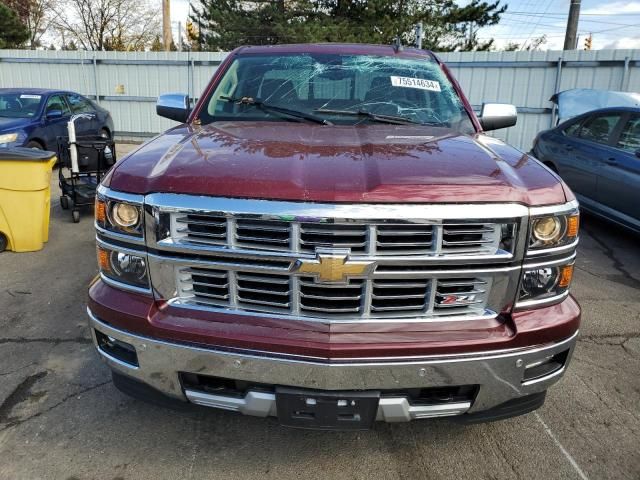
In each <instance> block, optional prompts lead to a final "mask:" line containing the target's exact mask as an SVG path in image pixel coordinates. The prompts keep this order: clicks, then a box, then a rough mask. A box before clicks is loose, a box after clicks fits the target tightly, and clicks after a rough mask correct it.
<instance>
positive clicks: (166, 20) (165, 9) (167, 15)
mask: <svg viewBox="0 0 640 480" xmlns="http://www.w3.org/2000/svg"><path fill="white" fill-rule="evenodd" d="M172 42H173V35H171V9H170V7H169V0H162V43H164V50H165V51H166V52H168V51H169V50H171V43H172Z"/></svg>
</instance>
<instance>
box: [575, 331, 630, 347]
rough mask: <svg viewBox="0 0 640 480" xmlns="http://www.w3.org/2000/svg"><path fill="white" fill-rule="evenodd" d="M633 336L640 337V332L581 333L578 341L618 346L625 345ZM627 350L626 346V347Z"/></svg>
mask: <svg viewBox="0 0 640 480" xmlns="http://www.w3.org/2000/svg"><path fill="white" fill-rule="evenodd" d="M632 338H640V332H631V333H621V334H615V333H613V334H606V335H581V336H580V337H579V338H578V342H587V343H595V344H597V345H615V346H618V347H622V348H625V347H624V344H625V343H627V342H628V341H629V340H631V339H632ZM625 350H626V348H625Z"/></svg>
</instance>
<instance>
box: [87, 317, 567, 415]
mask: <svg viewBox="0 0 640 480" xmlns="http://www.w3.org/2000/svg"><path fill="white" fill-rule="evenodd" d="M88 314H89V323H90V326H91V331H92V334H93V339H94V342H95V345H96V348H97V350H98V352H99V353H100V355H101V357H102V358H103V359H104V360H105V361H106V363H107V364H108V365H109V366H110V367H111V368H112V369H113V370H115V371H117V372H118V373H121V374H124V375H126V376H129V377H131V378H133V379H135V380H138V381H140V382H142V383H144V384H147V385H149V386H151V387H153V388H155V389H156V390H158V391H160V392H161V393H164V394H165V395H168V396H169V397H173V398H176V399H179V400H183V401H190V402H192V403H195V404H199V405H205V406H209V407H215V408H221V409H225V410H233V411H238V412H240V413H243V414H246V415H255V416H263V417H266V416H269V415H275V412H276V408H275V395H274V394H272V393H268V392H261V391H252V390H250V391H249V392H248V393H247V394H246V395H245V397H244V398H237V397H229V396H223V395H214V394H210V393H205V392H200V391H193V390H186V391H185V390H183V388H182V385H181V383H180V380H179V376H178V374H179V372H187V373H197V374H200V375H211V376H216V377H223V378H230V379H236V380H243V381H247V382H255V383H262V384H269V385H282V386H290V387H299V388H308V389H316V390H391V389H393V390H401V389H409V388H425V387H439V386H458V385H479V386H480V388H479V391H478V394H477V396H476V398H475V400H474V401H473V403H471V402H456V403H449V404H440V405H411V404H410V402H409V401H408V400H407V398H406V397H403V396H397V397H396V396H394V397H386V396H385V397H382V398H381V399H380V404H379V407H378V415H377V418H378V420H385V421H387V422H398V421H408V420H412V419H418V418H430V417H441V416H451V415H461V414H464V413H475V412H482V411H485V410H489V409H491V408H493V407H496V406H498V405H500V404H503V403H505V402H507V401H509V400H513V399H517V398H520V397H525V396H528V395H532V394H535V393H539V392H542V391H544V390H546V389H547V388H549V387H550V386H551V385H553V384H554V383H555V382H557V381H558V380H559V378H560V377H561V376H562V375H563V373H564V371H565V369H566V366H567V364H568V363H569V360H570V358H571V354H572V353H573V348H574V346H575V342H576V337H577V335H578V333H577V332H576V333H575V334H574V335H572V336H571V337H570V338H568V339H565V340H563V341H561V342H558V343H554V344H551V345H545V346H542V347H536V348H527V349H514V350H506V351H499V352H482V353H478V354H473V355H440V356H437V357H435V356H434V357H427V358H420V359H415V358H410V359H397V360H393V361H389V360H381V359H378V360H376V359H362V360H351V359H350V360H348V361H340V362H337V361H334V362H330V363H327V362H322V361H321V360H314V359H308V358H305V357H295V356H285V355H282V356H277V357H276V356H268V355H269V354H266V353H262V352H251V353H244V352H243V353H236V352H229V351H220V350H210V349H206V348H200V347H194V346H190V345H182V344H175V343H169V342H166V341H162V340H154V339H150V338H145V337H140V336H138V335H134V334H131V333H128V332H124V331H120V330H117V329H115V328H113V327H111V326H109V325H107V324H105V323H103V322H101V321H100V320H99V319H97V318H96V317H95V316H94V315H93V314H92V313H91V311H89V310H88ZM95 330H98V331H99V332H101V333H103V334H104V335H107V336H109V337H112V338H114V339H116V340H120V341H122V342H126V343H129V344H131V345H133V346H134V347H135V349H136V352H137V356H138V366H133V365H131V364H128V363H125V362H123V361H121V360H118V359H117V358H114V357H112V356H111V355H109V354H108V353H106V352H105V351H103V350H102V349H100V348H99V347H98V342H97V339H96V336H95ZM567 350H569V352H568V355H567V357H566V361H565V363H564V366H563V367H562V368H561V369H559V370H557V371H554V372H553V373H551V374H549V375H547V376H544V377H541V378H536V379H535V380H531V381H527V382H524V381H523V376H524V371H525V369H526V368H527V367H528V366H535V365H538V364H540V363H541V362H543V361H545V359H547V358H549V357H551V356H553V355H556V354H558V353H562V352H564V351H567Z"/></svg>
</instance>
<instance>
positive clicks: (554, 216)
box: [529, 208, 580, 252]
mask: <svg viewBox="0 0 640 480" xmlns="http://www.w3.org/2000/svg"><path fill="white" fill-rule="evenodd" d="M579 228H580V214H579V213H578V209H577V208H576V209H573V210H571V211H569V212H562V213H551V214H548V215H537V216H532V217H531V228H530V232H531V233H530V235H529V251H530V252H532V251H536V250H545V249H549V248H557V247H563V246H566V245H571V244H573V243H574V242H575V241H576V240H577V239H578V231H579Z"/></svg>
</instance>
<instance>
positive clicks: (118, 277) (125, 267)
mask: <svg viewBox="0 0 640 480" xmlns="http://www.w3.org/2000/svg"><path fill="white" fill-rule="evenodd" d="M98 266H99V267H100V272H101V273H102V275H103V276H105V277H108V278H109V279H111V280H115V281H117V282H119V283H121V284H124V285H131V286H133V287H139V288H144V289H148V288H149V277H148V274H147V260H146V257H145V256H144V254H140V255H136V254H135V253H131V252H129V251H125V252H123V251H120V250H116V249H114V248H113V249H112V248H109V247H106V246H103V245H100V246H98ZM124 285H123V286H124Z"/></svg>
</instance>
